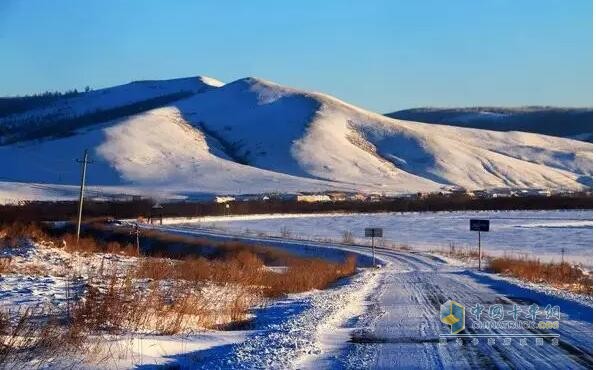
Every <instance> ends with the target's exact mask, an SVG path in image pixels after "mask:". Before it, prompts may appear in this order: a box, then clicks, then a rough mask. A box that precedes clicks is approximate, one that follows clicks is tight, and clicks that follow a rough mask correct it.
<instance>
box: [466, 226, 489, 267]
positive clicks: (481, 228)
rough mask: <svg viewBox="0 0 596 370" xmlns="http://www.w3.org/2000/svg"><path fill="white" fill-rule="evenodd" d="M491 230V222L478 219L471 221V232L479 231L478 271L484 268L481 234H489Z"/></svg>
mask: <svg viewBox="0 0 596 370" xmlns="http://www.w3.org/2000/svg"><path fill="white" fill-rule="evenodd" d="M489 229H490V220H481V219H478V218H472V219H470V231H478V271H480V269H481V268H482V266H481V265H482V247H481V245H480V233H481V232H488V230H489Z"/></svg>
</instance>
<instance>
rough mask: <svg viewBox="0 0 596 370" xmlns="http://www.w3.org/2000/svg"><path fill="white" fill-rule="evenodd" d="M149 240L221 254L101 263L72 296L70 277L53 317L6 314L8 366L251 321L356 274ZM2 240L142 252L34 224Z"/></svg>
mask: <svg viewBox="0 0 596 370" xmlns="http://www.w3.org/2000/svg"><path fill="white" fill-rule="evenodd" d="M110 231H111V230H110ZM121 232H122V233H126V230H125V229H124V230H122V231H121ZM144 237H145V238H153V239H154V240H158V241H160V242H162V243H165V244H166V245H167V244H169V243H177V244H183V245H187V246H189V247H191V248H197V247H199V248H200V247H209V248H210V249H211V250H216V251H218V252H217V253H215V254H213V255H210V258H205V257H187V258H185V259H172V258H159V257H142V256H138V258H132V259H126V261H128V262H127V263H124V264H120V265H118V264H117V265H114V264H110V266H111V267H112V268H111V269H106V270H107V271H104V266H103V259H102V260H101V261H102V262H101V267H100V268H96V269H87V270H86V271H87V272H86V274H87V275H85V278H82V277H78V278H77V279H86V281H85V284H84V289H83V290H82V291H81V292H80V293H81V295H77V294H74V295H71V294H70V287H71V286H74V285H75V284H74V281H71V280H69V279H70V278H71V276H68V274H66V275H65V276H66V279H68V280H67V281H68V282H67V284H66V286H67V288H66V289H67V293H66V297H67V301H68V303H67V305H66V308H63V309H60V310H56V309H54V310H56V311H49V308H47V307H46V308H45V309H43V310H42V311H40V312H36V313H35V314H32V312H31V311H30V310H26V311H24V312H20V313H17V314H15V312H11V313H10V314H11V315H12V316H10V317H9V314H8V313H7V312H0V367H2V366H9V365H10V364H23V363H26V361H28V359H29V358H35V359H36V360H39V361H41V362H39V363H40V364H45V362H44V361H46V360H47V361H53V360H52V359H59V358H60V356H59V355H60V354H64V353H65V352H67V351H70V350H72V351H79V352H80V351H81V349H82V348H85V351H87V350H88V347H89V340H90V339H89V338H93V337H95V336H97V335H101V334H102V333H107V334H122V333H139V332H143V333H147V332H151V333H155V334H175V333H182V332H187V331H195V330H202V329H206V328H220V327H224V326H225V324H228V323H230V322H237V321H241V320H246V319H247V317H248V311H249V309H250V308H251V307H254V306H255V305H258V304H260V303H262V302H263V301H264V300H265V299H267V298H273V297H279V296H282V295H284V294H288V293H296V292H304V291H308V290H311V289H324V288H326V287H328V286H329V285H330V284H332V283H334V282H335V281H337V280H338V279H340V278H343V277H346V276H349V275H351V274H353V273H354V272H355V271H356V259H355V257H353V256H351V257H350V258H348V259H347V260H346V261H345V262H343V263H330V262H326V261H323V260H319V259H305V258H299V257H296V256H294V255H292V254H290V253H287V252H283V251H280V250H277V249H275V248H273V247H264V246H255V245H247V244H243V243H241V242H213V241H209V240H206V239H200V238H195V237H191V236H185V235H171V234H166V233H163V232H158V231H152V230H147V231H146V232H144ZM0 239H3V240H0V248H2V247H9V248H16V247H20V246H21V245H22V244H23V243H24V244H27V245H31V243H32V242H33V241H35V242H36V243H37V244H39V245H42V244H43V246H44V247H45V248H60V249H62V250H64V251H67V252H77V253H82V254H92V253H97V252H101V253H118V254H125V255H127V256H137V254H136V249H135V248H132V247H131V246H130V245H127V244H123V243H119V242H114V241H110V242H106V241H100V240H97V239H95V238H91V237H84V238H81V239H80V240H79V242H78V243H77V242H76V238H75V237H74V236H73V235H72V234H63V235H59V236H53V237H50V236H48V235H47V234H45V233H44V231H43V230H42V229H41V228H39V227H37V226H35V225H23V224H18V223H15V224H10V225H4V226H1V227H0ZM17 260H18V264H20V265H21V266H20V267H19V269H18V271H19V273H23V272H26V273H29V272H30V273H34V271H33V269H34V268H36V266H34V265H32V266H28V265H27V263H28V261H26V260H25V261H23V260H21V259H17ZM84 260H85V259H82V260H75V261H79V262H76V263H80V261H84ZM131 261H132V265H131V264H130V263H131ZM69 263H70V262H69ZM271 263H275V264H277V265H280V266H285V267H286V269H285V270H283V272H275V271H271V270H270V269H269V268H268V267H267V265H268V264H271ZM13 264H14V260H11V259H10V258H4V259H0V273H1V272H3V271H5V272H14V271H12V268H13V266H12V265H13ZM38 267H39V266H38ZM41 267H44V266H41ZM75 267H76V266H75ZM114 267H115V268H114ZM39 273H44V274H46V273H48V271H45V272H44V271H41V272H39ZM214 292H215V293H214ZM214 294H216V296H217V297H216V298H214ZM10 366H11V365H10ZM17 366H18V365H17ZM58 366H59V365H58Z"/></svg>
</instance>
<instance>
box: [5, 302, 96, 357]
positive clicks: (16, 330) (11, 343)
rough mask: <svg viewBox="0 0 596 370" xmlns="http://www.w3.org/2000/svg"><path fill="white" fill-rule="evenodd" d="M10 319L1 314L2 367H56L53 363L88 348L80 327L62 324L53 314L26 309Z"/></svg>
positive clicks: (7, 315) (8, 315) (7, 314)
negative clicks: (32, 365)
mask: <svg viewBox="0 0 596 370" xmlns="http://www.w3.org/2000/svg"><path fill="white" fill-rule="evenodd" d="M10 316H11V314H9V313H8V312H6V311H1V312H0V368H20V367H21V366H23V364H25V363H27V362H29V361H31V360H35V361H36V364H37V365H36V367H39V368H42V367H44V368H45V367H48V368H51V367H55V366H52V363H53V362H54V361H60V359H61V358H63V356H64V355H65V354H67V353H70V352H74V351H80V350H81V349H82V348H83V346H84V345H85V340H86V338H85V336H83V335H82V333H81V332H80V331H79V330H78V328H77V327H75V326H73V325H70V326H64V325H61V324H60V323H59V321H58V320H56V319H53V318H52V317H53V316H52V313H51V312H46V311H40V312H36V313H35V314H34V313H33V312H32V310H31V309H25V310H20V311H18V312H16V313H12V316H13V318H12V320H11V317H10ZM57 366H59V365H57Z"/></svg>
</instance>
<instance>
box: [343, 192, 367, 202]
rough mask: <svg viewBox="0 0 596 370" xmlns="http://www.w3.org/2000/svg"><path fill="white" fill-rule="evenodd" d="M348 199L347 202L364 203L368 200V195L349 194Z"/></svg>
mask: <svg viewBox="0 0 596 370" xmlns="http://www.w3.org/2000/svg"><path fill="white" fill-rule="evenodd" d="M346 197H347V200H353V201H359V202H363V201H365V200H366V195H364V194H361V193H352V194H348V195H347V196H346Z"/></svg>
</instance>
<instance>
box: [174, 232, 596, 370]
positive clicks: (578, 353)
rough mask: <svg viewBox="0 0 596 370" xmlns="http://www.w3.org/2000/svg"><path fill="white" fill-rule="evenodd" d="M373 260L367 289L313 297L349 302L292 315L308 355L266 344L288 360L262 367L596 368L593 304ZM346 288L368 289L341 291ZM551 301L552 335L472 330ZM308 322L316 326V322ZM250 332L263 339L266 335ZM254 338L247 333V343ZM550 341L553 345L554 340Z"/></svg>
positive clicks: (454, 270)
mask: <svg viewBox="0 0 596 370" xmlns="http://www.w3.org/2000/svg"><path fill="white" fill-rule="evenodd" d="M163 228H164V229H168V230H169V231H171V232H183V233H192V234H197V235H204V236H210V237H217V238H227V236H225V235H223V234H217V233H216V232H213V231H212V230H201V229H192V230H190V229H188V228H184V227H181V228H176V227H172V226H168V227H163ZM234 238H238V237H234ZM242 239H244V240H247V241H252V242H255V243H266V244H269V245H273V246H278V247H280V248H286V249H290V250H291V249H294V248H298V249H300V250H303V248H305V244H307V245H308V247H309V248H311V249H315V250H316V249H317V248H319V250H320V251H321V255H322V256H327V255H329V253H330V251H331V250H334V249H336V250H341V251H342V252H343V251H353V252H356V253H360V254H367V253H368V250H367V249H366V248H362V247H356V246H354V247H351V246H345V245H330V244H325V243H314V242H303V241H289V240H280V239H272V238H256V237H246V238H244V237H242ZM377 256H378V257H379V259H380V261H381V262H382V263H383V267H382V268H380V269H378V270H377V271H376V272H375V273H373V274H371V273H370V271H369V272H366V273H365V275H366V274H368V278H370V279H371V280H372V281H371V283H370V284H368V285H367V284H364V283H363V282H362V278H355V279H354V281H355V282H356V283H355V285H351V284H352V283H348V284H347V285H346V286H344V287H341V288H339V289H341V291H340V292H339V293H333V290H330V291H331V293H326V294H328V297H326V296H324V295H323V296H320V297H319V298H318V299H319V300H321V299H323V300H324V299H325V298H329V299H336V298H337V297H339V296H340V295H341V294H344V295H345V296H346V297H347V298H345V299H343V300H341V299H339V298H337V299H338V302H339V303H340V304H336V305H334V306H333V307H327V306H325V309H324V310H321V311H316V310H315V311H313V312H310V313H309V315H308V317H307V321H304V320H303V319H297V318H296V317H295V316H292V315H290V316H289V317H288V320H293V321H294V322H298V323H302V324H300V325H303V324H304V325H306V322H308V326H307V327H308V328H309V333H310V332H312V331H316V335H309V336H303V337H301V338H297V340H305V341H307V342H308V341H311V342H312V341H314V342H315V343H310V344H309V345H314V347H316V348H317V351H313V352H310V353H306V354H305V353H304V350H303V349H304V348H305V347H304V346H296V347H295V353H292V351H293V350H294V349H293V347H292V346H290V347H287V346H279V345H278V344H277V343H273V342H272V343H270V344H268V345H266V346H265V347H266V348H267V351H266V352H265V354H258V353H255V355H256V356H255V358H259V357H263V356H265V357H269V358H275V356H276V353H275V352H276V351H277V350H279V351H283V352H280V354H282V353H283V358H284V361H283V362H282V363H277V364H276V363H275V362H269V363H268V364H267V367H268V368H276V367H277V368H379V369H395V368H457V369H462V368H483V369H485V368H536V369H548V368H557V369H561V368H591V367H592V361H593V360H592V341H593V339H592V307H591V306H588V305H584V304H581V303H578V302H575V301H572V300H568V299H565V298H561V297H556V296H552V295H548V294H546V293H543V292H540V291H537V290H534V289H532V288H529V287H526V286H522V285H519V284H517V283H515V282H512V281H509V280H507V279H504V278H501V277H499V276H495V275H493V274H488V273H481V272H477V271H473V270H470V269H467V268H464V267H457V266H452V265H449V264H447V263H445V262H444V261H442V260H440V259H439V258H436V257H433V256H430V255H427V254H423V253H416V252H405V251H394V250H387V249H379V250H378V253H377ZM360 260H363V261H366V260H365V259H360ZM352 288H353V290H354V291H358V292H360V291H363V292H365V293H359V294H352V295H349V294H346V292H347V291H348V292H349V291H350V289H352ZM354 300H359V302H355V301H354ZM449 300H454V301H457V302H458V303H459V304H461V305H463V306H465V313H466V318H465V322H466V329H465V330H464V331H462V332H460V333H459V334H458V336H454V335H450V334H449V326H448V325H446V324H444V323H443V322H441V320H440V317H439V311H440V306H441V305H442V304H443V303H445V302H447V301H449ZM319 304H321V302H319ZM342 304H343V305H357V306H359V307H361V309H360V310H347V311H348V312H347V313H346V314H344V315H342V314H339V315H338V314H337V312H334V310H335V311H337V310H343V311H346V307H341V305H342ZM477 305H479V306H482V307H484V309H485V310H484V312H483V313H482V314H481V315H480V316H479V318H478V319H477V321H475V320H473V318H474V316H473V314H472V311H471V309H472V308H473V307H474V306H477ZM495 305H496V306H499V305H501V308H502V313H503V316H504V317H503V318H501V319H499V318H497V319H495V320H493V317H492V316H491V317H490V320H489V317H488V313H489V309H490V308H491V307H492V306H495ZM533 305H534V306H533ZM548 305H550V307H551V308H553V307H555V306H557V307H558V308H559V309H560V319H559V320H558V321H559V328H558V329H550V330H547V329H538V328H534V327H529V328H484V327H482V328H480V327H476V326H475V323H479V322H486V321H492V322H495V321H507V320H509V321H513V319H512V318H508V315H510V312H511V311H513V310H519V317H518V318H517V320H518V321H525V322H529V321H534V320H535V321H536V322H538V321H540V320H545V318H546V316H545V315H546V313H547V312H546V308H547V306H548ZM536 306H537V307H538V308H539V309H538V311H537V316H536V318H535V319H533V318H526V315H529V312H530V311H529V310H530V309H531V308H532V307H536ZM352 311H353V312H352ZM301 320H302V321H301ZM311 320H315V321H320V323H312V322H311ZM283 321H284V320H283V319H282V320H281V322H282V323H283ZM279 325H282V324H279ZM256 332H257V333H258V335H260V336H262V335H263V331H262V330H261V331H259V330H257V331H256ZM277 334H278V335H281V336H282V337H284V338H285V337H291V336H292V335H293V334H292V333H290V332H287V333H286V332H283V333H277ZM474 336H476V337H474ZM250 337H251V336H250V335H248V338H249V339H247V340H250ZM272 338H274V337H272ZM441 338H445V339H441ZM553 338H556V340H555V341H553ZM272 340H274V339H272ZM284 340H287V339H284ZM290 342H292V341H291V340H290ZM330 343H331V344H330ZM264 344H266V343H264ZM307 347H308V346H307ZM242 348H243V346H242V345H240V346H238V349H240V350H242ZM226 352H227V354H226V355H230V354H233V353H234V352H235V350H234V349H233V348H232V349H230V352H228V351H226ZM235 358H238V357H237V356H236V357H235ZM245 360H246V361H247V362H244V361H240V362H234V363H229V364H230V365H232V366H230V367H232V368H254V367H255V365H256V367H258V365H257V364H258V363H255V362H250V361H251V359H250V356H248V357H247V358H245ZM252 361H254V359H253V360H252ZM223 367H226V366H223Z"/></svg>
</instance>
